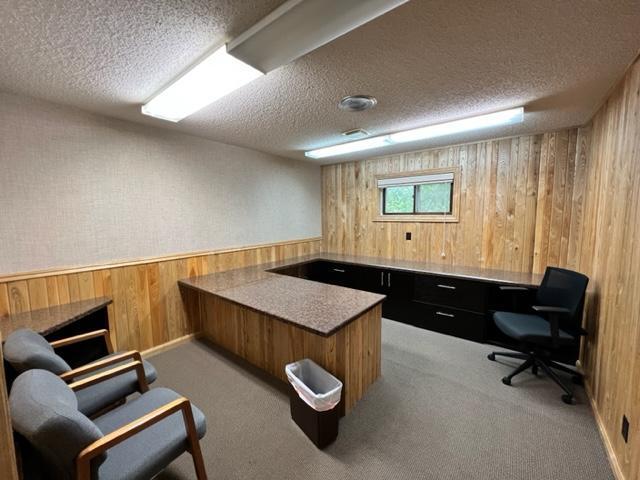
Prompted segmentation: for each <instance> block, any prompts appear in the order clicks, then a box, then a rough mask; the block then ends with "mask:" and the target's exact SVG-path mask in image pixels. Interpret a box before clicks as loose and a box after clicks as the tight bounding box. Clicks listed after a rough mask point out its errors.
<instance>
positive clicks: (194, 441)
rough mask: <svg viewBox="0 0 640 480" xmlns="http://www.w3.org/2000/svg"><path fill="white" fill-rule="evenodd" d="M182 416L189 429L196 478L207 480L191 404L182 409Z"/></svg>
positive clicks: (188, 436)
mask: <svg viewBox="0 0 640 480" xmlns="http://www.w3.org/2000/svg"><path fill="white" fill-rule="evenodd" d="M182 415H183V417H184V423H185V426H186V429H187V440H188V442H189V453H191V458H192V459H193V466H194V468H195V470H196V478H197V479H198V480H207V471H206V469H205V467H204V460H203V458H202V450H201V449H200V440H199V439H198V434H197V432H196V426H195V421H194V420H193V412H192V411H191V404H187V406H186V408H183V409H182Z"/></svg>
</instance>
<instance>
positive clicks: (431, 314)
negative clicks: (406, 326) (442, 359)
mask: <svg viewBox="0 0 640 480" xmlns="http://www.w3.org/2000/svg"><path fill="white" fill-rule="evenodd" d="M414 310H415V312H416V314H417V315H416V318H415V320H416V321H417V322H416V324H417V326H419V327H422V328H425V329H427V330H433V331H434V332H440V333H444V334H447V335H453V336H455V337H460V338H466V339H467V340H473V341H476V342H482V341H484V331H485V326H486V319H485V316H484V315H482V314H479V313H472V312H469V311H466V310H459V309H457V308H448V307H443V306H438V305H427V304H418V306H417V307H416V308H415V309H414Z"/></svg>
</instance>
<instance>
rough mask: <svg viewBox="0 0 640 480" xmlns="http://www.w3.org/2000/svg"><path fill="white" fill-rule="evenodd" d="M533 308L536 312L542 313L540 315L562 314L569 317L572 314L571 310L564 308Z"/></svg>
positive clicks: (542, 306)
mask: <svg viewBox="0 0 640 480" xmlns="http://www.w3.org/2000/svg"><path fill="white" fill-rule="evenodd" d="M531 308H533V309H534V310H535V311H536V312H540V313H562V314H566V315H569V314H570V313H571V310H569V309H568V308H564V307H548V306H546V305H532V306H531Z"/></svg>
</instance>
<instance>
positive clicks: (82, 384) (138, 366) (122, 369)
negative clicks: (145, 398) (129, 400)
mask: <svg viewBox="0 0 640 480" xmlns="http://www.w3.org/2000/svg"><path fill="white" fill-rule="evenodd" d="M133 370H135V372H136V375H137V377H138V390H139V391H140V393H144V392H146V391H148V390H149V385H148V384H147V377H146V376H145V374H144V365H143V364H142V362H140V361H135V362H130V363H125V364H124V365H120V366H119V367H115V368H112V369H110V370H106V371H104V372H101V373H98V374H96V375H92V376H90V377H87V378H83V379H82V380H78V381H77V382H73V383H70V384H69V388H71V390H73V391H74V392H77V391H78V390H82V389H83V388H87V387H90V386H92V385H96V384H97V383H100V382H104V381H106V380H109V379H110V378H113V377H117V376H118V375H122V374H123V373H127V372H131V371H133Z"/></svg>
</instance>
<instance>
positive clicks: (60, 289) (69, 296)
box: [0, 238, 322, 351]
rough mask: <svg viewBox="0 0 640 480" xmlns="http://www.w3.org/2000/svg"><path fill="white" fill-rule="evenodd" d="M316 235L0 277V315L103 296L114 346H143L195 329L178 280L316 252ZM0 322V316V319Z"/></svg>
mask: <svg viewBox="0 0 640 480" xmlns="http://www.w3.org/2000/svg"><path fill="white" fill-rule="evenodd" d="M321 243H322V242H321V238H311V239H303V240H294V241H288V242H279V243H272V244H266V245H257V246H250V247H242V248H236V249H227V250H218V251H211V252H195V253H188V254H182V255H173V256H170V257H161V258H151V259H143V260H137V261H131V262H123V263H117V264H115V263H114V264H110V265H100V266H92V267H82V268H74V269H66V270H58V271H45V272H33V273H26V274H19V275H11V276H4V277H0V317H2V316H3V315H6V314H8V313H20V312H24V311H28V310H35V309H37V308H43V307H47V306H52V305H59V304H63V303H69V302H74V301H78V300H84V299H87V298H96V297H102V296H107V297H111V298H112V299H113V304H111V305H110V306H109V322H110V330H111V332H112V340H113V343H114V346H115V347H116V348H117V349H118V350H141V351H142V350H149V349H151V348H153V347H156V346H159V345H162V344H164V343H167V342H169V341H172V340H175V339H178V338H181V337H184V336H186V335H190V334H193V333H197V332H198V331H199V330H200V326H199V325H196V324H195V323H194V322H197V319H198V315H189V312H190V311H194V310H193V309H197V308H198V305H197V301H198V299H197V295H194V294H192V293H191V292H189V291H181V290H180V289H179V288H178V283H177V282H178V280H179V279H181V278H186V277H192V276H197V275H205V274H207V273H213V272H219V271H223V270H230V269H233V268H241V267H246V266H250V265H257V264H259V263H264V262H270V261H274V260H283V259H286V258H292V257H298V256H302V255H307V254H313V253H318V252H319V251H320V249H321ZM0 321H1V320H0Z"/></svg>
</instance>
